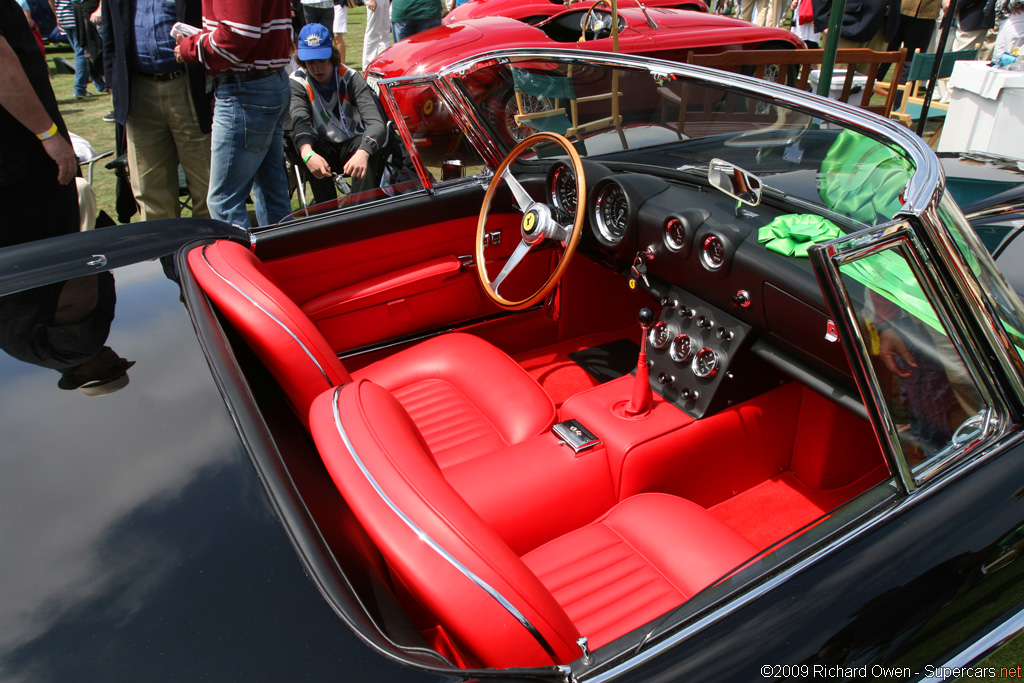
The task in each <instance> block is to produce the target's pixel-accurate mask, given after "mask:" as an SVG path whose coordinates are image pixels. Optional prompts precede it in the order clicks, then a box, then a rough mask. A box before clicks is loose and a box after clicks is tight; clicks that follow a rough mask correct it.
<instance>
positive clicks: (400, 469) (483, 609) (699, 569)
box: [310, 380, 758, 668]
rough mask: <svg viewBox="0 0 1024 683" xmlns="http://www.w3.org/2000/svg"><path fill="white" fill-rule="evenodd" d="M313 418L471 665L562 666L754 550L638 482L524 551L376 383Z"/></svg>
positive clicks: (329, 403) (395, 559) (374, 529)
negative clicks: (481, 510)
mask: <svg viewBox="0 0 1024 683" xmlns="http://www.w3.org/2000/svg"><path fill="white" fill-rule="evenodd" d="M310 427H311V431H312V434H313V440H314V441H315V443H316V447H317V450H318V451H319V453H320V457H321V458H322V459H323V461H324V464H325V466H326V468H327V471H328V472H329V473H330V475H331V478H332V479H333V480H334V483H335V486H337V487H338V490H339V491H340V492H341V494H342V495H343V496H344V497H345V500H346V501H347V502H348V505H349V507H350V508H351V510H352V512H353V514H355V516H356V517H357V518H358V520H359V522H360V524H361V525H362V526H363V528H364V529H365V530H366V532H367V533H368V534H369V535H370V537H371V538H372V539H373V541H374V543H375V544H376V545H377V548H378V549H379V550H380V551H381V553H382V555H383V556H384V558H385V560H386V561H387V564H388V566H389V567H390V568H391V570H392V571H393V572H394V573H395V575H396V577H397V579H398V580H399V581H400V582H401V584H402V585H403V586H404V587H405V588H407V589H408V590H409V592H410V593H411V595H412V596H414V597H415V598H416V599H417V601H418V602H419V604H420V605H421V606H422V607H423V608H425V609H426V610H427V611H428V612H429V613H430V614H431V615H433V617H434V618H435V619H436V620H437V622H438V623H439V625H440V626H441V628H442V629H443V630H444V632H445V634H446V635H447V636H449V637H450V639H451V641H452V642H454V643H455V645H456V647H457V649H458V653H459V654H460V655H461V656H462V658H463V659H464V660H466V661H467V662H468V664H469V665H470V666H486V667H494V668H504V667H510V666H545V665H547V666H549V665H551V664H565V663H568V662H570V661H573V660H575V659H578V658H579V657H580V656H581V655H582V654H583V652H582V650H581V648H580V646H579V642H578V641H579V639H580V637H581V636H584V635H585V636H587V637H588V640H589V644H590V646H591V647H592V648H595V649H596V648H599V647H602V646H603V645H606V644H607V643H609V642H611V641H612V640H615V639H616V638H619V637H620V636H623V635H625V634H626V633H628V632H630V631H632V630H634V629H637V628H640V627H641V626H643V625H644V624H646V623H648V622H650V621H651V620H652V619H655V618H657V617H659V616H661V615H663V614H665V613H666V612H668V611H669V610H671V609H673V608H675V607H677V606H679V605H680V604H682V603H683V602H685V601H686V600H687V599H689V598H690V597H691V596H692V595H694V594H695V593H697V592H699V591H700V590H702V589H704V588H705V587H707V586H709V585H711V584H712V583H714V582H715V581H717V580H718V579H719V578H720V577H722V576H723V575H725V574H727V573H728V572H729V571H730V570H732V569H734V568H735V567H737V566H739V565H741V564H742V563H744V562H745V561H747V560H748V559H749V558H751V557H752V556H754V555H756V553H757V551H758V549H757V548H756V547H755V546H754V545H753V544H751V543H750V542H749V541H747V540H745V539H743V538H742V537H741V536H739V534H737V533H736V532H735V531H733V530H732V529H730V528H729V527H727V526H726V525H725V524H723V523H722V522H720V521H718V520H717V519H716V518H714V517H713V516H712V515H711V514H710V513H708V512H707V510H705V509H704V508H702V507H700V506H699V505H697V504H696V503H693V502H691V501H688V500H685V499H683V498H679V497H677V496H671V495H668V494H662V493H641V494H637V495H634V496H631V497H629V498H626V499H624V500H622V501H621V502H619V503H618V504H617V505H615V506H614V507H612V509H611V510H609V511H608V512H607V513H605V514H604V515H602V516H601V517H600V518H599V519H596V520H594V521H593V522H591V523H590V524H586V525H584V526H583V527H581V528H579V529H576V530H574V531H570V532H568V533H566V534H563V535H562V536H560V537H558V538H555V539H554V540H552V541H550V542H548V543H546V544H545V545H543V546H541V547H539V548H536V549H534V550H531V551H530V552H528V553H526V554H525V555H523V556H521V557H520V556H518V555H517V554H516V553H515V552H514V551H513V550H512V549H511V548H510V547H509V546H508V545H507V544H506V543H505V541H503V540H502V539H501V538H500V537H499V536H498V534H497V533H496V532H495V531H494V530H493V529H492V528H491V527H490V526H488V524H487V523H486V522H484V521H483V519H481V517H480V516H479V515H478V514H477V513H476V512H475V511H474V510H473V509H472V508H471V507H470V506H469V504H468V503H467V502H466V501H465V500H464V499H463V498H462V497H461V496H460V495H459V494H458V493H457V492H456V491H455V489H454V488H452V486H451V484H449V483H448V481H447V480H446V479H445V478H444V477H443V476H442V474H441V472H440V470H439V469H438V467H437V465H436V464H435V463H434V462H433V460H432V459H431V458H430V456H429V454H428V453H427V450H426V447H425V444H424V442H423V441H422V439H421V438H419V435H418V433H417V431H416V428H415V426H414V425H413V424H412V421H411V420H410V419H409V416H408V415H407V414H406V412H405V411H404V410H403V409H402V407H401V406H400V405H399V404H398V403H397V402H396V401H395V399H394V397H393V396H392V395H391V394H390V393H389V392H387V391H385V390H383V389H382V388H381V387H379V386H376V385H375V384H373V383H372V382H369V381H359V380H357V381H356V382H354V383H352V384H347V385H345V386H343V387H338V388H337V389H333V390H330V391H328V392H326V393H325V394H324V395H322V396H320V397H318V398H317V399H316V401H314V403H313V406H312V408H311V410H310ZM538 438H547V437H538ZM551 438H554V437H551ZM538 476H540V475H539V474H538Z"/></svg>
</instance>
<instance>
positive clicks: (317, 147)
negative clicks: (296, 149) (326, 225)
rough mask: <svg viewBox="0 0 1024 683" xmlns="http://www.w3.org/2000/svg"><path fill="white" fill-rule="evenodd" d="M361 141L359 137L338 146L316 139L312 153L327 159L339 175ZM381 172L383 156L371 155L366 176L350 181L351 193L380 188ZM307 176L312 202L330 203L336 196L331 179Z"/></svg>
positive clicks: (332, 169)
mask: <svg viewBox="0 0 1024 683" xmlns="http://www.w3.org/2000/svg"><path fill="white" fill-rule="evenodd" d="M361 141H362V136H361V135H357V136H356V137H354V138H351V139H349V140H346V141H345V142H343V143H342V144H340V145H335V144H332V143H330V142H327V141H325V140H320V139H317V141H316V142H314V143H313V151H314V152H316V153H317V154H319V155H320V156H322V157H323V158H324V159H327V163H328V164H330V166H331V171H333V172H334V173H341V170H342V169H343V168H344V167H345V162H347V161H348V160H349V159H350V158H352V155H353V154H355V153H356V151H357V150H358V149H359V144H360V142H361ZM383 172H384V154H383V153H381V152H377V154H373V155H371V156H370V160H369V162H367V165H366V175H364V176H363V177H362V178H360V179H359V180H353V181H352V192H363V191H364V190H372V189H373V188H375V187H380V176H381V174H382V173H383ZM307 175H308V176H309V186H310V187H311V188H313V201H315V202H316V203H317V204H319V203H320V202H326V201H330V200H332V199H335V198H336V197H337V196H338V194H337V188H336V187H335V185H334V179H333V178H314V177H313V175H312V174H307Z"/></svg>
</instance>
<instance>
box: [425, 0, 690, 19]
mask: <svg viewBox="0 0 1024 683" xmlns="http://www.w3.org/2000/svg"><path fill="white" fill-rule="evenodd" d="M628 2H629V3H630V4H627V5H626V6H627V7H634V6H635V7H651V8H654V7H667V8H671V9H688V10H692V11H694V12H707V11H708V6H707V4H706V3H705V2H704V1H703V0H649V1H648V2H641V1H640V0H628ZM593 4H594V0H582V1H581V2H570V1H567V2H561V0H469V2H466V3H463V4H461V5H459V6H458V7H456V8H455V9H453V10H452V11H451V12H449V13H448V14H446V15H445V17H444V23H445V24H454V23H455V22H457V21H465V20H466V19H479V18H480V17H509V18H510V19H518V20H519V21H522V22H525V23H527V24H533V25H536V24H539V23H540V22H541V21H543V20H544V19H547V18H548V17H550V16H551V15H552V14H556V13H558V12H560V11H562V10H564V9H566V8H571V9H579V8H581V7H582V8H583V9H588V8H589V7H591V6H592V5H593Z"/></svg>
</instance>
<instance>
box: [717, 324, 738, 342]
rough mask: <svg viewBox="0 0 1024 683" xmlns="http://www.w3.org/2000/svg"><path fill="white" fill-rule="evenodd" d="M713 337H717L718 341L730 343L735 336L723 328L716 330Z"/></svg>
mask: <svg viewBox="0 0 1024 683" xmlns="http://www.w3.org/2000/svg"><path fill="white" fill-rule="evenodd" d="M715 336H716V337H718V338H719V339H724V340H725V341H730V340H732V338H733V337H735V336H736V333H735V332H733V331H732V330H730V329H727V328H725V327H719V328H718V329H717V330H715Z"/></svg>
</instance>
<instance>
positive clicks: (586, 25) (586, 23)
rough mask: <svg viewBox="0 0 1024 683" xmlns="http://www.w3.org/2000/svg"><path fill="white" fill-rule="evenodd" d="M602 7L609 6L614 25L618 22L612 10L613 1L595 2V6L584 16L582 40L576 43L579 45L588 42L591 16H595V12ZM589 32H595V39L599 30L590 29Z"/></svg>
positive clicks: (600, 0) (602, 0) (599, 0)
mask: <svg viewBox="0 0 1024 683" xmlns="http://www.w3.org/2000/svg"><path fill="white" fill-rule="evenodd" d="M601 5H607V6H608V11H609V12H611V13H612V23H614V22H615V21H616V20H617V17H616V16H615V12H614V11H613V8H612V3H611V0H597V2H595V3H594V4H593V5H591V6H590V9H588V10H587V13H586V14H585V15H584V16H583V21H582V23H581V25H580V28H582V31H581V32H580V39H579V40H577V41H576V42H577V43H585V42H587V30H588V28H589V27H590V17H591V15H593V14H594V10H595V9H597V8H598V7H599V6H601ZM589 30H591V31H593V32H594V37H595V38H596V37H597V34H598V31H597V29H589Z"/></svg>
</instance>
